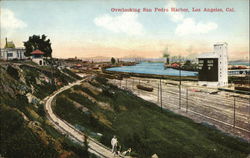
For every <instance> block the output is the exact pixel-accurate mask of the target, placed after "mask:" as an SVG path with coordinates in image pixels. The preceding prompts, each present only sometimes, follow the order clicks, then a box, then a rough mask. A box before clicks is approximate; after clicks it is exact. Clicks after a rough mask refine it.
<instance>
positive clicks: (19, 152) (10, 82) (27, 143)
mask: <svg viewBox="0 0 250 158" xmlns="http://www.w3.org/2000/svg"><path fill="white" fill-rule="evenodd" d="M13 65H14V64H13ZM13 65H12V64H1V65H0V89H1V90H0V129H1V130H0V146H1V148H0V155H1V156H4V157H8V158H12V157H13V158H16V157H20V158H22V157H23V158H39V157H41V158H53V157H60V156H62V157H65V158H66V157H71V158H78V157H86V154H88V153H86V152H85V151H84V150H83V148H82V147H80V146H79V145H77V144H75V143H73V142H72V141H71V140H69V139H68V138H66V137H65V136H63V135H62V134H60V133H58V132H57V131H56V130H55V129H54V128H53V127H52V126H51V125H50V124H49V122H48V121H47V120H46V117H45V116H44V110H43V105H41V104H39V103H34V104H30V103H28V100H27V98H26V96H25V94H26V93H32V87H33V90H34V93H33V95H34V96H36V97H37V98H39V99H43V98H44V97H45V96H47V95H49V94H50V93H52V92H53V91H54V90H55V89H56V88H60V86H63V85H65V84H67V83H68V82H72V81H74V80H73V78H69V77H67V76H66V75H64V74H62V73H60V72H59V71H58V70H54V74H53V75H54V77H55V78H56V80H57V82H61V83H62V84H61V85H57V86H52V85H51V83H50V82H45V81H43V80H41V78H44V77H45V76H46V77H47V78H50V76H51V71H50V69H49V68H46V67H39V66H36V65H33V66H30V65H21V66H13ZM21 78H22V79H21ZM37 80H40V81H41V83H39V84H37ZM37 106H38V108H37ZM21 114H23V115H25V116H26V117H27V118H28V119H29V120H28V121H25V120H24V118H23V116H22V115H21ZM33 121H37V122H38V123H39V124H40V125H39V127H40V129H41V130H37V129H36V128H34V127H33V126H30V124H32V123H34V122H33ZM46 142H48V144H47V143H46Z"/></svg>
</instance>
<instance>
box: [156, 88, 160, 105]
mask: <svg viewBox="0 0 250 158" xmlns="http://www.w3.org/2000/svg"><path fill="white" fill-rule="evenodd" d="M159 100H160V84H159V83H158V91H157V103H159Z"/></svg>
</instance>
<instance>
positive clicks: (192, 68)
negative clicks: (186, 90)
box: [182, 60, 198, 71]
mask: <svg viewBox="0 0 250 158" xmlns="http://www.w3.org/2000/svg"><path fill="white" fill-rule="evenodd" d="M197 66H198V65H197V64H193V63H192V62H191V61H190V60H187V61H186V62H185V63H184V65H183V66H182V69H184V70H187V71H197Z"/></svg>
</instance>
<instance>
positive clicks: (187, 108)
mask: <svg viewBox="0 0 250 158" xmlns="http://www.w3.org/2000/svg"><path fill="white" fill-rule="evenodd" d="M186 112H188V88H186Z"/></svg>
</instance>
